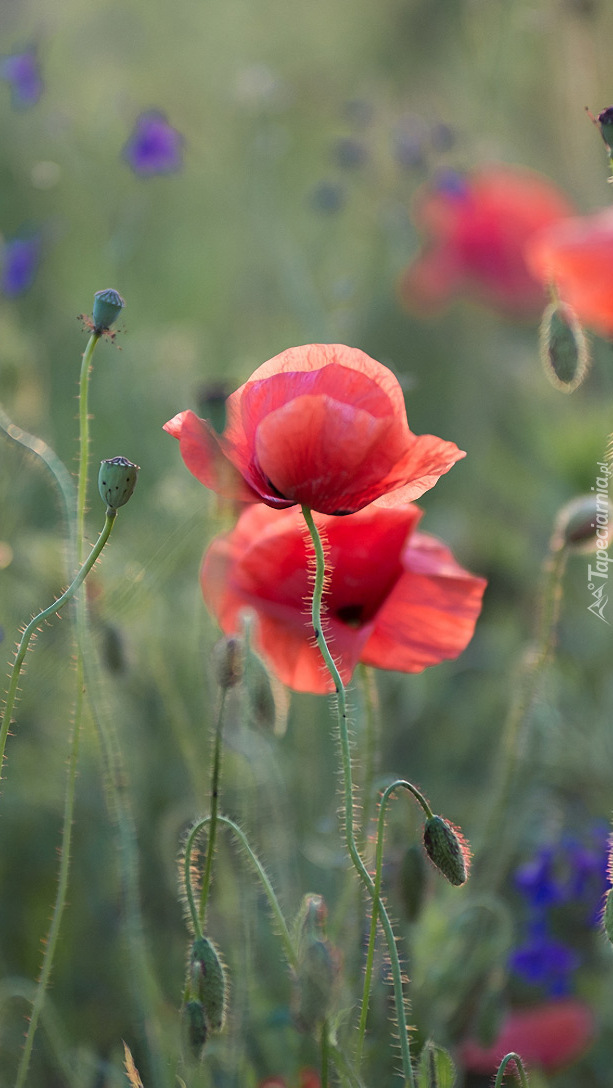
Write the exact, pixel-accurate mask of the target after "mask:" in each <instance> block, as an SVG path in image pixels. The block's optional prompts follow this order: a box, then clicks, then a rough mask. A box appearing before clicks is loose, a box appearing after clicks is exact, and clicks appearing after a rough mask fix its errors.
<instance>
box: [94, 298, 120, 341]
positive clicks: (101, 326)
mask: <svg viewBox="0 0 613 1088" xmlns="http://www.w3.org/2000/svg"><path fill="white" fill-rule="evenodd" d="M124 306H125V302H124V300H123V299H122V297H121V295H120V294H119V292H118V291H114V290H113V288H112V287H107V288H106V289H105V290H104V291H96V294H95V295H94V308H93V310H92V320H93V323H94V332H97V333H99V334H100V333H103V332H106V330H107V329H110V327H111V325H114V324H115V322H116V320H117V318H118V317H119V315H120V313H121V311H122V310H123V308H124Z"/></svg>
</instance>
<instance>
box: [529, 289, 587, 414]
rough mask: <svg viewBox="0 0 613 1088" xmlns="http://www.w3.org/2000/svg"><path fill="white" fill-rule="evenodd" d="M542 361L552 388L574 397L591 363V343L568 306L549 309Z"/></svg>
mask: <svg viewBox="0 0 613 1088" xmlns="http://www.w3.org/2000/svg"><path fill="white" fill-rule="evenodd" d="M539 342H540V350H541V361H542V363H543V367H544V369H545V373H546V375H547V377H548V378H549V380H550V382H551V383H552V385H555V387H556V389H560V390H561V391H562V392H563V393H574V391H575V389H578V387H579V386H580V385H581V383H582V381H583V379H584V378H585V376H586V374H587V372H588V369H589V363H590V356H589V351H588V345H587V339H586V336H585V333H584V331H583V329H582V328H581V325H580V323H579V320H578V318H577V315H576V314H575V311H574V310H573V309H572V308H571V307H570V306H569V305H568V304H567V303H566V302H560V301H556V302H552V303H550V305H549V306H547V308H546V310H545V313H544V314H543V319H542V321H541V328H540V334H539Z"/></svg>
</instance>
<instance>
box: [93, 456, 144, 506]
mask: <svg viewBox="0 0 613 1088" xmlns="http://www.w3.org/2000/svg"><path fill="white" fill-rule="evenodd" d="M139 471H140V468H139V466H138V465H135V464H133V463H132V461H128V459H127V458H126V457H111V458H110V460H108V461H101V462H100V472H99V473H98V490H99V492H100V497H101V499H102V501H103V502H105V503H106V505H107V510H112V511H115V510H117V509H118V508H119V507H120V506H124V504H125V503H127V501H128V499H129V498H130V497H131V495H132V492H133V491H134V488H135V487H136V480H137V478H138V473H139Z"/></svg>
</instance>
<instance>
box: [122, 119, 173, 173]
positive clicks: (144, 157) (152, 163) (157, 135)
mask: <svg viewBox="0 0 613 1088" xmlns="http://www.w3.org/2000/svg"><path fill="white" fill-rule="evenodd" d="M184 142H185V140H184V137H183V136H182V135H181V133H180V132H178V131H177V129H176V128H173V126H172V125H171V124H170V123H169V122H168V121H167V120H166V117H165V115H164V114H163V113H160V112H159V111H157V110H149V111H148V112H147V113H141V115H140V117H138V118H137V120H136V124H135V125H134V129H133V131H132V135H131V136H130V139H129V140H128V142H127V144H126V145H125V147H124V149H123V157H124V159H125V160H126V162H127V163H128V165H129V166H130V167H131V168H132V170H133V171H134V173H135V174H139V175H140V176H141V177H153V176H154V175H156V174H175V173H177V172H178V171H179V170H181V168H182V166H183V145H184Z"/></svg>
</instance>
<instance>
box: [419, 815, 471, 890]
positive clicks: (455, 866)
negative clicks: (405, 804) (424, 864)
mask: <svg viewBox="0 0 613 1088" xmlns="http://www.w3.org/2000/svg"><path fill="white" fill-rule="evenodd" d="M424 848H425V851H426V854H427V855H428V857H429V858H430V861H431V862H433V864H434V865H436V867H437V869H438V870H439V871H440V872H441V873H442V874H443V876H444V877H446V878H447V880H448V881H449V883H450V884H454V885H455V886H456V887H458V886H459V885H460V884H464V883H465V882H466V880H467V879H468V868H469V864H470V851H469V849H468V844H467V843H466V840H465V839H464V836H463V835H462V833H461V831H459V829H458V828H456V827H454V826H453V824H450V823H449V821H448V820H444V819H443V817H442V816H431V817H430V819H428V820H426V823H425V825H424Z"/></svg>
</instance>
